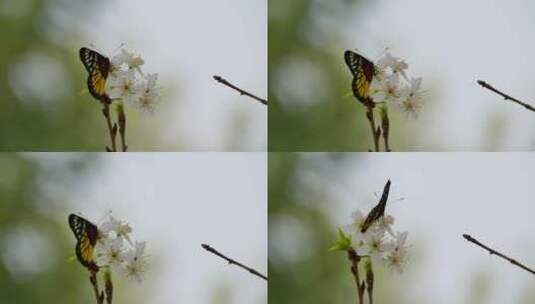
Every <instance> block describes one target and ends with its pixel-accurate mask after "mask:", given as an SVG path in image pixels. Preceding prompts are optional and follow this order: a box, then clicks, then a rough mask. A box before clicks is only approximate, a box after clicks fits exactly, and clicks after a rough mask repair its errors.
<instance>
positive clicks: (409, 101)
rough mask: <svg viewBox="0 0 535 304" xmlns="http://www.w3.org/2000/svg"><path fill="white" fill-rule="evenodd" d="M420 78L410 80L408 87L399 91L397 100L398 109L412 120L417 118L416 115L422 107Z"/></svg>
mask: <svg viewBox="0 0 535 304" xmlns="http://www.w3.org/2000/svg"><path fill="white" fill-rule="evenodd" d="M421 83H422V78H421V77H420V78H411V84H410V87H405V88H403V89H402V91H401V97H400V98H399V103H398V104H397V106H398V108H399V109H400V110H401V111H402V112H404V113H406V114H407V115H408V116H412V117H413V118H414V119H416V118H418V114H419V112H420V110H421V109H422V107H423V96H422V93H421V91H420V84H421Z"/></svg>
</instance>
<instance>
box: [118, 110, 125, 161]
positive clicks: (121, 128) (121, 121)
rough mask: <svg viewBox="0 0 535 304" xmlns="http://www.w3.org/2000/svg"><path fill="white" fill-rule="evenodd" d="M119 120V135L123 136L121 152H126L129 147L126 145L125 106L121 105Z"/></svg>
mask: <svg viewBox="0 0 535 304" xmlns="http://www.w3.org/2000/svg"><path fill="white" fill-rule="evenodd" d="M118 111H119V113H118V114H117V115H118V118H117V120H118V121H119V135H121V151H123V152H126V150H128V145H127V144H126V114H125V113H124V109H123V106H122V105H120V108H119V110H118Z"/></svg>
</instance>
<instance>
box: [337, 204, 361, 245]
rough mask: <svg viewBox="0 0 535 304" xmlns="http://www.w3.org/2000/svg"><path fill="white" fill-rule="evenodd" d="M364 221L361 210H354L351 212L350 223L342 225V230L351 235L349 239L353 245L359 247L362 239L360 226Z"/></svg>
mask: <svg viewBox="0 0 535 304" xmlns="http://www.w3.org/2000/svg"><path fill="white" fill-rule="evenodd" d="M365 221H366V216H365V215H364V213H362V211H360V210H358V209H357V210H356V211H354V212H352V213H351V223H350V224H349V225H345V226H344V227H342V230H343V231H344V232H345V233H347V234H350V235H351V241H352V243H353V244H352V245H353V247H359V246H360V245H361V243H362V240H363V234H362V232H361V230H362V226H364V222H365Z"/></svg>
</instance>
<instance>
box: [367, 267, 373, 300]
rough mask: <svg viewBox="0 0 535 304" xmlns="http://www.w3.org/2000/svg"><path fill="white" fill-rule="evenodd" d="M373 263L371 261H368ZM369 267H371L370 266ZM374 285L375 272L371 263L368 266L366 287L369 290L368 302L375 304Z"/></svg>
mask: <svg viewBox="0 0 535 304" xmlns="http://www.w3.org/2000/svg"><path fill="white" fill-rule="evenodd" d="M368 262H369V263H371V261H368ZM368 267H369V268H368ZM373 285H374V274H373V270H372V268H371V264H369V265H368V266H367V267H366V289H367V292H368V303H369V304H373Z"/></svg>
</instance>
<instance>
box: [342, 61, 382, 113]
mask: <svg viewBox="0 0 535 304" xmlns="http://www.w3.org/2000/svg"><path fill="white" fill-rule="evenodd" d="M344 59H345V62H346V64H347V66H348V68H349V70H350V71H351V73H352V74H353V81H352V82H351V88H352V90H353V95H355V97H356V98H357V99H358V100H359V101H360V102H362V103H363V104H364V105H366V106H368V107H374V105H375V104H374V102H373V100H372V99H371V97H370V93H369V92H370V85H371V82H372V80H373V76H374V75H375V65H374V64H373V62H371V61H370V60H368V59H366V58H365V57H364V56H362V55H359V54H357V53H355V52H353V51H345V53H344Z"/></svg>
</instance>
